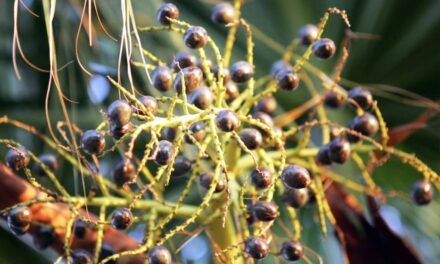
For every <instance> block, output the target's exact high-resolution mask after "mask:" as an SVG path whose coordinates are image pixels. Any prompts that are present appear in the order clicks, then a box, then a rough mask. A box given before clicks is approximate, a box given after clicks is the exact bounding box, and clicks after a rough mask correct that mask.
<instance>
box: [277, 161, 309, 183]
mask: <svg viewBox="0 0 440 264" xmlns="http://www.w3.org/2000/svg"><path fill="white" fill-rule="evenodd" d="M281 179H282V180H283V182H284V185H286V187H288V188H295V189H302V188H306V187H307V186H308V185H309V184H310V183H311V181H312V179H311V177H310V173H309V171H308V170H306V169H305V168H303V167H301V166H298V165H289V166H287V167H285V168H284V170H283V172H282V173H281Z"/></svg>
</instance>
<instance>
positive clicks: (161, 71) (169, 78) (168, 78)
mask: <svg viewBox="0 0 440 264" xmlns="http://www.w3.org/2000/svg"><path fill="white" fill-rule="evenodd" d="M151 78H152V81H153V86H154V88H156V89H157V90H159V91H161V92H166V91H169V90H170V89H171V86H172V85H173V73H172V72H171V70H170V68H168V67H167V66H157V67H156V68H155V69H154V71H153V72H152V73H151Z"/></svg>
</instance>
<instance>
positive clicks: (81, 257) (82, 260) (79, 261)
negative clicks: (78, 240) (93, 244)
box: [71, 249, 93, 264]
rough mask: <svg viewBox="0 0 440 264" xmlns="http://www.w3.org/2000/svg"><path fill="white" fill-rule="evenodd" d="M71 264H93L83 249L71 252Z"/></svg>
mask: <svg viewBox="0 0 440 264" xmlns="http://www.w3.org/2000/svg"><path fill="white" fill-rule="evenodd" d="M71 255H72V260H73V261H72V264H93V256H92V254H90V253H89V252H88V251H86V250H84V249H75V250H72V252H71Z"/></svg>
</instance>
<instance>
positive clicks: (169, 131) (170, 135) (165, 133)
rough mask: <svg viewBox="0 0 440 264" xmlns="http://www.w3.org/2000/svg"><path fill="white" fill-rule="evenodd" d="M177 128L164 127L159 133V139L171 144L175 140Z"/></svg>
mask: <svg viewBox="0 0 440 264" xmlns="http://www.w3.org/2000/svg"><path fill="white" fill-rule="evenodd" d="M178 129H179V128H177V127H166V128H164V129H162V132H161V133H160V134H161V135H160V139H164V140H168V141H170V142H173V141H174V140H175V139H176V134H177V130H178Z"/></svg>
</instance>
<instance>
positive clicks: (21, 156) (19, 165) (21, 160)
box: [5, 147, 30, 171]
mask: <svg viewBox="0 0 440 264" xmlns="http://www.w3.org/2000/svg"><path fill="white" fill-rule="evenodd" d="M29 160H30V157H29V153H28V152H27V150H26V149H25V148H22V147H20V148H16V149H9V150H8V152H7V153H6V156H5V162H6V165H7V166H8V167H9V168H11V169H12V170H15V171H19V170H21V169H23V168H24V167H27V165H28V164H29Z"/></svg>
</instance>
